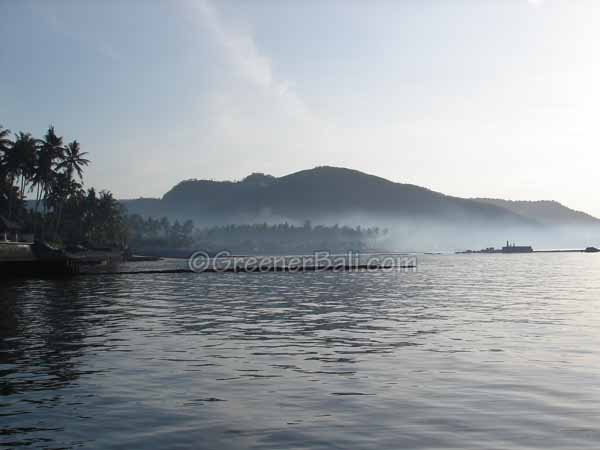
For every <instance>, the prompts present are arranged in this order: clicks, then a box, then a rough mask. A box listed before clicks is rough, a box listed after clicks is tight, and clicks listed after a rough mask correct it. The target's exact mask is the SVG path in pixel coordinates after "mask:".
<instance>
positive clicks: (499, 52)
mask: <svg viewBox="0 0 600 450" xmlns="http://www.w3.org/2000/svg"><path fill="white" fill-rule="evenodd" d="M0 7H1V9H2V16H3V19H2V26H1V27H0V64H1V67H2V70H0V123H2V124H3V125H4V126H6V127H8V128H11V129H12V130H13V131H17V130H27V131H32V132H34V134H38V135H41V134H42V133H43V132H44V129H45V128H46V127H47V125H48V124H50V123H53V124H55V126H56V127H57V130H58V131H59V132H60V133H62V134H64V135H65V138H66V139H69V140H70V139H73V138H77V139H78V140H79V141H80V142H81V143H82V146H83V148H84V150H86V151H88V152H89V153H90V157H91V159H92V160H93V164H92V166H90V168H89V170H88V176H87V178H86V181H87V184H88V185H94V186H97V187H99V188H109V189H110V190H112V191H113V192H114V193H115V194H116V195H117V196H118V197H137V196H159V195H162V194H163V193H164V192H165V191H166V190H168V189H169V188H170V187H171V186H173V185H174V184H175V183H177V182H178V181H180V180H182V179H187V178H214V179H239V178H241V177H243V176H245V175H247V174H249V173H250V172H266V173H270V174H273V175H276V176H279V175H284V174H287V173H290V172H293V171H297V170H300V169H305V168H311V167H314V166H317V165H324V164H327V165H335V166H345V167H350V168H354V169H359V170H362V171H365V172H369V173H373V174H376V175H379V176H383V177H386V178H389V179H392V180H394V181H400V182H408V183H414V184H418V185H422V186H426V187H429V188H431V189H434V190H438V191H442V192H444V193H447V194H453V195H458V196H467V197H468V196H489V197H500V198H509V199H556V200H559V201H561V202H563V203H565V204H567V205H569V206H571V207H574V208H577V209H583V210H586V211H588V212H592V213H594V214H595V215H598V216H600V201H599V200H600V189H598V188H599V186H600V181H599V177H598V175H597V173H598V170H599V169H600V137H599V131H598V130H599V126H598V124H599V121H600V88H599V83H600V51H599V50H600V49H599V45H600V2H598V1H597V0H589V1H584V0H578V1H574V0H564V1H560V0H555V1H552V0H546V1H542V0H537V1H533V0H531V1H527V0H495V1H492V0H469V1H467V0H437V1H434V0H431V1H428V0H404V1H401V0H396V1H391V0H390V1H363V2H358V1H356V2H353V1H346V0H344V1H317V0H307V1H275V0H271V1H260V0H258V1H252V2H250V1H245V0H239V1H235V2H232V1H218V2H217V1H208V0H207V1H202V0H198V1H196V0H190V1H184V0H181V1H155V2H153V1H150V0H139V1H134V0H130V1H127V0H119V1H116V0H114V1H110V0H109V1H106V0H105V1H99V0H98V1H93V2H92V1H75V0H73V1H58V0H57V1H50V0H47V1H37V2H30V1H17V0H0Z"/></svg>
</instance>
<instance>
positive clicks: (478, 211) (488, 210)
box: [122, 166, 600, 227]
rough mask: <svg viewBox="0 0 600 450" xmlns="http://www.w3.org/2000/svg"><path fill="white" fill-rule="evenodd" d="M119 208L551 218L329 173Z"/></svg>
mask: <svg viewBox="0 0 600 450" xmlns="http://www.w3.org/2000/svg"><path fill="white" fill-rule="evenodd" d="M122 202H123V204H124V205H125V206H126V208H127V209H128V210H129V211H130V212H131V213H139V214H142V215H153V216H161V215H166V216H171V217H178V218H194V219H197V218H199V219H200V223H207V224H224V223H243V222H246V223H249V222H256V221H268V222H272V221H284V220H289V221H303V220H313V221H315V222H316V221H322V222H324V223H329V222H335V221H340V220H342V219H348V217H349V216H353V217H355V219H356V220H358V219H359V217H363V218H365V219H367V220H368V218H369V217H378V218H381V219H389V220H393V219H400V218H401V219H404V220H411V221H423V220H428V221H429V220H431V221H436V220H438V221H440V220H444V221H449V222H452V223H456V224H461V223H467V224H469V225H476V224H485V223H493V224H495V225H502V224H504V225H516V226H529V227H535V226H546V225H552V224H553V223H554V222H553V221H551V220H549V216H551V214H547V215H545V214H544V205H542V206H538V207H537V210H536V211H528V210H527V208H525V207H524V206H523V205H522V204H521V203H523V202H520V203H519V202H517V203H514V204H513V203H510V202H509V201H504V200H498V199H484V198H470V199H468V198H461V197H454V196H449V195H446V194H443V193H440V192H436V191H433V190H431V189H428V188H425V187H421V186H417V185H414V184H406V183H397V182H393V181H390V180H387V179H385V178H382V177H379V176H376V175H371V174H367V173H364V172H361V171H358V170H354V169H347V168H342V167H333V166H319V167H315V168H312V169H306V170H301V171H298V172H294V173H290V174H288V175H284V176H281V177H274V176H272V175H266V174H263V173H253V174H250V175H248V176H247V177H245V178H244V179H242V180H240V181H214V180H206V179H189V180H183V181H181V182H179V183H177V184H176V185H175V186H173V188H171V189H170V190H169V191H167V192H166V193H165V194H164V195H163V196H162V198H158V199H156V198H142V199H131V200H123V201H122ZM534 203H535V202H534ZM536 204H537V203H536ZM551 204H552V205H560V204H559V203H558V202H551ZM517 206H518V207H517ZM560 207H561V208H563V210H561V211H562V214H563V216H565V218H566V217H567V216H568V218H569V220H566V219H565V220H563V222H564V223H569V224H573V223H580V224H585V225H598V224H600V220H598V219H596V218H594V217H592V216H590V215H589V214H586V213H583V212H577V211H574V210H571V209H569V208H567V207H564V206H563V205H560ZM569 214H570V215H569ZM561 223H562V222H561Z"/></svg>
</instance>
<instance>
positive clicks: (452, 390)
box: [0, 254, 600, 450]
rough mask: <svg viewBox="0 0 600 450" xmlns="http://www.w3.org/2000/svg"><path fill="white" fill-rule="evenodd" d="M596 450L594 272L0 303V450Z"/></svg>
mask: <svg viewBox="0 0 600 450" xmlns="http://www.w3.org/2000/svg"><path fill="white" fill-rule="evenodd" d="M175 264H181V263H175V262H172V261H164V262H159V263H152V264H143V265H141V267H145V268H149V267H152V268H154V267H172V266H173V265H175ZM139 267H140V265H136V266H135V267H134V266H132V267H130V268H129V269H131V268H139ZM599 443H600V255H590V254H560V255H558V254H543V255H542V254H539V255H536V254H533V255H440V256H422V257H419V268H418V271H417V272H416V273H405V272H396V271H379V272H349V273H296V274H290V273H262V274H152V275H96V276H87V277H80V278H76V279H73V280H66V281H65V280H63V281H51V280H50V281H49V280H46V281H40V280H37V281H34V280H31V281H18V282H17V281H15V282H3V284H2V286H1V287H0V448H33V449H79V448H90V449H96V448H97V449H105V448H106V449H127V450H130V449H161V450H162V449H188V448H193V449H247V448H252V449H344V450H346V449H361V450H362V449H569V450H572V449H597V448H599V445H600V444H599Z"/></svg>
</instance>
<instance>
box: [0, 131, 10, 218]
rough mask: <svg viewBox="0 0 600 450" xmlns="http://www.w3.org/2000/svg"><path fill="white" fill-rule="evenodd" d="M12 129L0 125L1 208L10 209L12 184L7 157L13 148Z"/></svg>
mask: <svg viewBox="0 0 600 450" xmlns="http://www.w3.org/2000/svg"><path fill="white" fill-rule="evenodd" d="M9 136H10V130H7V129H6V128H4V127H3V126H2V125H0V209H4V208H6V209H7V210H8V209H9V203H10V193H11V185H10V184H9V176H10V175H9V172H10V171H9V168H8V164H7V161H6V159H7V157H8V156H9V153H10V150H11V148H12V141H11V140H10V137H9Z"/></svg>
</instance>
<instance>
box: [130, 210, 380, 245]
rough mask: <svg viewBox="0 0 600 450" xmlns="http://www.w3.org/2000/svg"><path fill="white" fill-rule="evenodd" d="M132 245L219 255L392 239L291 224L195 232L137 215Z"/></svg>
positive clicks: (189, 226)
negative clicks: (207, 252)
mask: <svg viewBox="0 0 600 450" xmlns="http://www.w3.org/2000/svg"><path fill="white" fill-rule="evenodd" d="M127 227H128V242H129V245H130V246H131V248H132V249H134V250H136V251H139V250H141V251H142V252H143V250H153V249H161V248H162V249H184V248H187V249H189V248H200V249H205V250H209V251H211V252H217V251H220V250H224V249H227V250H230V251H232V252H237V253H239V252H244V253H253V252H265V253H269V252H272V253H282V252H313V251H315V250H331V251H346V250H365V249H368V248H373V247H375V246H376V245H377V243H380V242H381V241H382V240H384V239H385V238H386V237H387V236H388V231H387V230H380V229H379V228H376V227H375V228H361V227H356V228H350V227H347V226H338V225H334V226H324V225H317V226H312V225H311V223H310V222H309V221H306V222H305V223H304V225H302V226H295V225H290V224H288V223H282V224H276V225H268V224H266V223H263V224H253V225H225V226H213V227H208V228H203V229H195V228H194V224H193V222H192V221H189V220H188V221H187V222H185V223H183V224H181V223H180V222H179V221H175V222H174V223H171V222H170V221H169V220H168V219H167V218H166V217H163V218H162V219H160V220H157V219H153V218H147V219H144V218H142V217H141V216H139V215H137V214H134V215H131V216H129V218H128V223H127Z"/></svg>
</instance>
